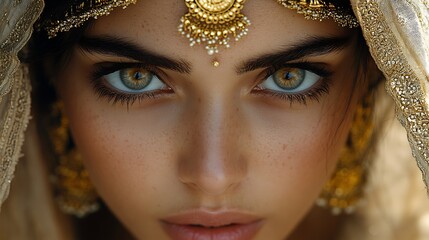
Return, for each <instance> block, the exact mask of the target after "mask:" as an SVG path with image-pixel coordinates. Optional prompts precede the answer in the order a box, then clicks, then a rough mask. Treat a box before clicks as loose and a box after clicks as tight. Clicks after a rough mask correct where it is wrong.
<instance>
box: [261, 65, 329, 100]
mask: <svg viewBox="0 0 429 240" xmlns="http://www.w3.org/2000/svg"><path fill="white" fill-rule="evenodd" d="M285 67H290V68H301V69H304V70H307V71H310V72H313V73H315V74H317V75H319V76H320V77H321V79H319V81H320V83H319V84H317V85H318V86H316V87H313V88H311V89H309V90H308V91H305V92H302V93H294V94H291V93H283V92H273V91H267V90H265V89H260V90H256V91H254V92H255V93H256V94H258V95H264V96H270V97H275V98H278V99H280V100H283V101H287V102H289V104H290V106H292V105H293V104H294V103H298V104H303V105H307V103H308V100H312V101H316V102H319V101H320V98H321V97H322V96H323V95H325V94H329V89H330V82H331V81H330V77H331V76H332V75H333V72H332V71H330V70H329V69H327V68H326V67H324V66H322V65H318V64H314V63H311V62H306V61H302V62H297V63H287V64H282V65H278V66H273V67H271V68H269V69H267V72H266V77H265V79H266V78H268V77H269V76H270V75H272V74H274V73H275V72H276V71H278V70H280V69H282V68H285Z"/></svg>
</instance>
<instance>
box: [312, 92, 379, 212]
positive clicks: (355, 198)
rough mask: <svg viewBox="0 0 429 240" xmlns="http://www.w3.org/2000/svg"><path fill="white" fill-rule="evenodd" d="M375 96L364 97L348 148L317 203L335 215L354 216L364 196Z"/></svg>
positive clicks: (345, 148)
mask: <svg viewBox="0 0 429 240" xmlns="http://www.w3.org/2000/svg"><path fill="white" fill-rule="evenodd" d="M373 110H374V96H373V94H372V93H370V94H368V95H367V96H365V98H364V99H363V101H362V103H361V104H360V105H359V106H358V107H357V109H356V112H355V115H354V118H353V123H352V127H351V129H350V133H349V136H348V139H347V143H346V146H345V147H344V148H343V149H342V152H341V155H340V159H339V161H338V163H337V167H336V170H335V171H334V173H333V175H332V177H331V178H330V179H329V180H328V182H327V183H326V184H325V186H324V188H323V190H322V193H321V194H320V196H319V199H318V200H317V201H316V204H317V205H318V206H321V207H328V208H330V209H331V210H332V213H333V214H334V215H337V214H340V213H343V212H345V213H352V212H353V211H354V210H355V208H356V206H357V205H358V204H359V202H360V200H361V199H362V197H363V195H364V186H365V183H366V180H367V169H366V168H367V166H366V162H365V161H364V158H365V156H366V154H367V153H368V149H369V146H370V143H371V140H372V137H373V131H374V122H373V119H372V118H373Z"/></svg>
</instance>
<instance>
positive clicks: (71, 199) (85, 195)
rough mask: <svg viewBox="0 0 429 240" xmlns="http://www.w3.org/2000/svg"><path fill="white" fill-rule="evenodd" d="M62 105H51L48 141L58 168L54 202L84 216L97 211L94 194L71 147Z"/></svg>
mask: <svg viewBox="0 0 429 240" xmlns="http://www.w3.org/2000/svg"><path fill="white" fill-rule="evenodd" d="M63 108H64V107H63V104H62V103H61V102H57V103H55V104H54V105H53V106H52V114H51V121H52V122H51V124H52V125H53V126H54V127H53V128H52V129H51V131H50V138H51V142H52V146H53V148H54V153H55V157H56V159H58V165H57V166H56V168H55V182H54V183H55V186H56V199H57V201H58V203H59V206H60V208H61V210H62V211H63V212H65V213H68V214H71V215H75V216H77V217H84V216H86V215H87V214H89V213H92V212H95V211H96V210H98V202H97V193H96V191H95V188H94V187H93V186H92V184H91V181H90V179H89V175H88V172H87V171H86V169H85V167H84V165H83V161H82V157H81V155H80V154H79V152H78V151H77V150H76V148H75V147H74V146H73V145H74V144H73V141H72V139H71V137H70V132H69V122H68V119H67V118H66V117H65V115H64V110H63Z"/></svg>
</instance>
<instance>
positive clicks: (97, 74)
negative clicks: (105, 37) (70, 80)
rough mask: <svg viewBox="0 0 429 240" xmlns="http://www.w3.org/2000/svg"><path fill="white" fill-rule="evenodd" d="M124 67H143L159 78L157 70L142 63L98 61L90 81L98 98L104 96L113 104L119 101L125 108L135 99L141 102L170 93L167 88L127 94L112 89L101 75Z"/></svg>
mask: <svg viewBox="0 0 429 240" xmlns="http://www.w3.org/2000/svg"><path fill="white" fill-rule="evenodd" d="M125 68H143V69H146V70H148V71H150V72H151V73H152V74H154V75H156V76H157V77H158V78H160V77H159V70H158V69H157V68H155V67H152V66H150V65H146V64H142V63H100V64H97V65H96V66H95V70H94V72H93V73H92V74H91V83H92V86H93V88H94V90H95V92H96V93H97V95H98V97H99V98H106V100H107V102H109V103H112V104H113V105H116V104H118V103H119V104H121V105H127V108H129V107H130V106H132V105H133V104H134V103H135V102H136V101H138V102H141V101H144V100H147V99H157V98H160V97H162V96H164V95H168V94H171V93H172V90H171V89H170V88H168V89H162V90H155V91H148V92H144V93H139V94H129V93H124V92H120V91H117V90H114V89H112V88H111V87H108V86H107V85H106V84H105V83H104V79H103V76H105V75H107V74H110V73H113V72H115V71H118V70H121V69H125ZM160 79H161V78H160Z"/></svg>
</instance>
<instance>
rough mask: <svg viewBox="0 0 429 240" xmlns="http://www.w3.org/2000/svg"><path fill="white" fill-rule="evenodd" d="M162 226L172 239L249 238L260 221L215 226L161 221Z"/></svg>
mask: <svg viewBox="0 0 429 240" xmlns="http://www.w3.org/2000/svg"><path fill="white" fill-rule="evenodd" d="M163 227H164V230H165V231H166V232H167V234H168V235H169V236H170V237H171V238H172V239H174V240H212V239H222V240H250V239H252V238H253V237H254V236H255V235H256V233H257V232H258V231H259V229H260V228H261V227H262V221H256V222H253V223H248V224H234V225H230V226H225V227H215V228H207V227H198V226H192V225H181V224H172V223H166V222H163Z"/></svg>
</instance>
